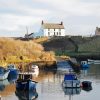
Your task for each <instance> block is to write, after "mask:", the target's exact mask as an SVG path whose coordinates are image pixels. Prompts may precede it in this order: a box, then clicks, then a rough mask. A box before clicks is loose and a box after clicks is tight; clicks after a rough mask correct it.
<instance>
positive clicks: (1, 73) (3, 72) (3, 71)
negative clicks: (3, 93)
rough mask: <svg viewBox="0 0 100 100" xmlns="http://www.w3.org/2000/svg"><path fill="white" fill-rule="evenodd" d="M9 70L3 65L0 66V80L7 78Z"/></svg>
mask: <svg viewBox="0 0 100 100" xmlns="http://www.w3.org/2000/svg"><path fill="white" fill-rule="evenodd" d="M9 72H10V71H9V70H6V69H5V68H3V67H0V80H4V79H7V78H8V74H9Z"/></svg>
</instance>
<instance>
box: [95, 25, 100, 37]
mask: <svg viewBox="0 0 100 100" xmlns="http://www.w3.org/2000/svg"><path fill="white" fill-rule="evenodd" d="M95 35H96V36H97V35H99V36H100V28H98V27H96V30H95Z"/></svg>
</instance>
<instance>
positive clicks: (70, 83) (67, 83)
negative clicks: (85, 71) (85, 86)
mask: <svg viewBox="0 0 100 100" xmlns="http://www.w3.org/2000/svg"><path fill="white" fill-rule="evenodd" d="M62 86H63V87H65V88H79V87H80V86H81V82H80V80H78V79H77V76H76V75H75V74H73V73H69V74H66V75H65V76H64V80H63V82H62Z"/></svg>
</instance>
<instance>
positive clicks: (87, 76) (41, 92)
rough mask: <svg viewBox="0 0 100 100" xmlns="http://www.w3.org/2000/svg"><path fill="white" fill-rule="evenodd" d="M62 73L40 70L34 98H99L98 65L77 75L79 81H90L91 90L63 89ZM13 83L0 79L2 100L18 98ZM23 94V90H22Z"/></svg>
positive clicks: (89, 99)
mask: <svg viewBox="0 0 100 100" xmlns="http://www.w3.org/2000/svg"><path fill="white" fill-rule="evenodd" d="M63 77H64V73H60V72H57V71H56V72H45V71H40V73H39V76H38V77H33V79H34V80H36V81H38V84H37V93H38V98H37V99H36V100H100V93H99V92H100V65H91V66H90V69H88V70H84V71H82V72H81V74H80V75H79V76H78V77H79V78H80V80H81V81H84V80H88V81H91V82H92V90H91V91H84V90H82V89H81V88H79V89H63V88H62V85H61V84H62V80H63ZM15 91H16V89H15V83H14V82H11V80H10V83H9V81H8V80H4V81H2V82H1V81H0V95H1V98H2V100H19V99H18V96H16V95H15ZM23 94H24V92H23Z"/></svg>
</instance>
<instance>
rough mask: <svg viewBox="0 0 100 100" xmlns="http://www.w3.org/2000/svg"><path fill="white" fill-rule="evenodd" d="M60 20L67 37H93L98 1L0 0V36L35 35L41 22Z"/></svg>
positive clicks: (98, 18) (99, 23) (98, 17)
mask: <svg viewBox="0 0 100 100" xmlns="http://www.w3.org/2000/svg"><path fill="white" fill-rule="evenodd" d="M42 20H43V21H44V23H45V22H46V23H60V22H61V21H63V23H64V27H65V29H66V35H83V36H84V35H85V36H88V35H93V34H95V29H96V27H97V26H98V27H99V26H100V0H0V37H16V36H17V37H20V36H24V34H26V33H27V30H26V27H27V28H28V33H32V32H38V31H39V29H40V27H41V21H42Z"/></svg>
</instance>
